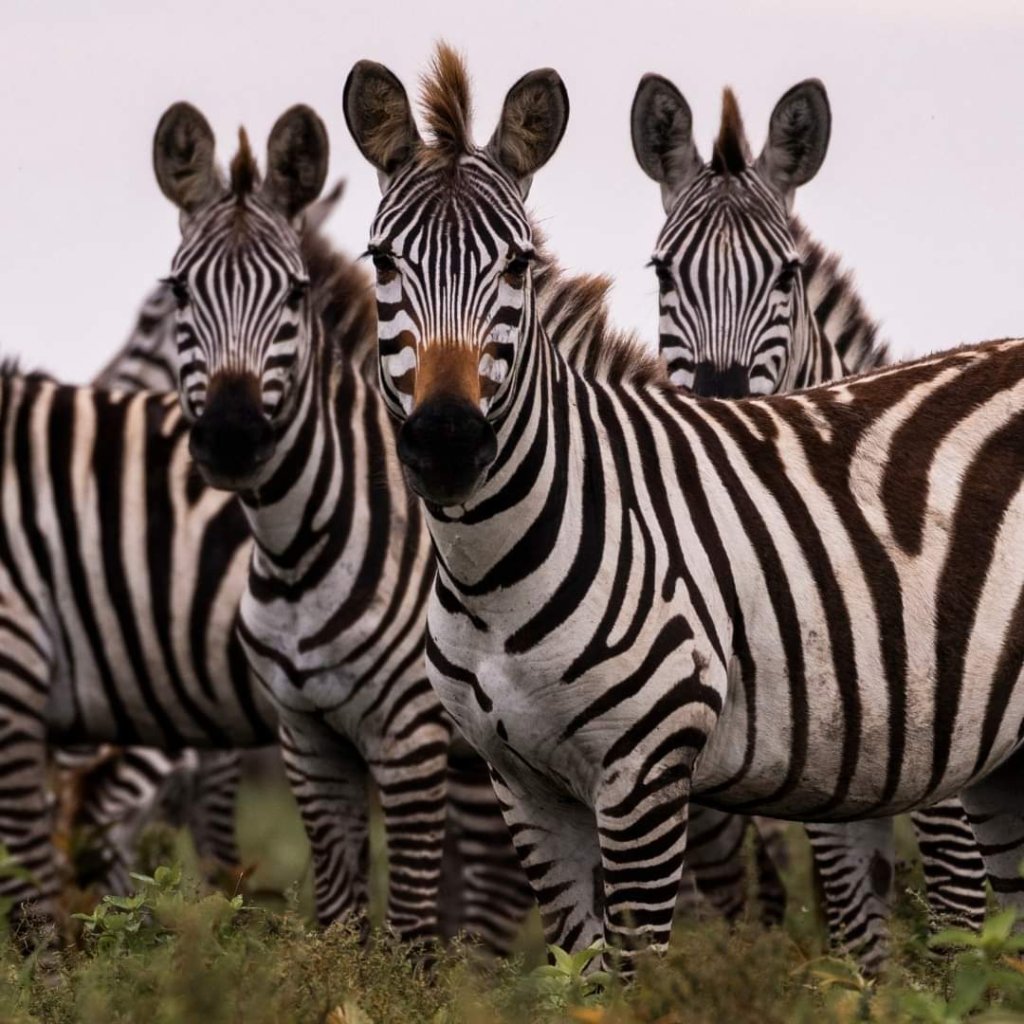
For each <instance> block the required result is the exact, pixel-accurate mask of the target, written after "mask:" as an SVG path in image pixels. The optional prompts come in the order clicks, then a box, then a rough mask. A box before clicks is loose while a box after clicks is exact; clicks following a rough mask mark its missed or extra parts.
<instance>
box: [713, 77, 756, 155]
mask: <svg viewBox="0 0 1024 1024" xmlns="http://www.w3.org/2000/svg"><path fill="white" fill-rule="evenodd" d="M749 162H750V146H749V145H748V143H747V133H746V132H745V131H744V129H743V118H742V116H741V115H740V105H739V103H737V101H736V94H735V93H734V92H733V91H732V89H730V88H729V87H728V86H727V87H726V88H725V89H724V90H723V92H722V121H721V124H720V125H719V128H718V138H717V139H715V145H714V148H713V149H712V151H711V170H712V171H714V172H715V174H741V173H742V172H743V171H744V170H746V167H747V164H748V163H749Z"/></svg>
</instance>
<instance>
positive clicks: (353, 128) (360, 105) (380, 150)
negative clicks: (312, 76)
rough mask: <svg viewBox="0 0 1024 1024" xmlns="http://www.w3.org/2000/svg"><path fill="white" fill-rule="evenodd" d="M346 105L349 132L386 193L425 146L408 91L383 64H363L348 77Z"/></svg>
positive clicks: (366, 62)
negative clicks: (388, 185)
mask: <svg viewBox="0 0 1024 1024" xmlns="http://www.w3.org/2000/svg"><path fill="white" fill-rule="evenodd" d="M343 103H344V107H345V123H346V124H347V125H348V130H349V131H350V132H351V133H352V138H353V139H354V140H355V144H356V145H357V146H358V147H359V152H360V153H362V154H363V156H365V157H366V159H367V160H369V161H370V163H371V164H373V166H374V167H376V168H377V173H378V176H379V177H380V186H381V191H383V190H384V189H386V188H387V184H388V182H389V181H390V179H391V178H392V177H393V175H394V174H395V172H396V171H398V170H399V169H400V168H401V167H403V166H404V165H405V164H406V163H407V162H408V161H409V160H411V159H412V157H413V156H414V154H415V153H416V150H417V149H419V147H420V146H421V145H422V140H421V139H420V133H419V132H418V131H417V130H416V121H415V119H414V118H413V116H412V107H411V106H410V105H409V97H408V96H407V95H406V93H405V88H404V86H403V85H402V83H401V82H400V81H399V80H398V78H397V77H396V76H395V75H394V74H393V73H392V72H391V71H389V70H388V69H387V68H386V67H384V65H383V64H377V63H375V62H374V61H372V60H361V61H357V62H356V64H355V65H354V66H353V68H352V70H351V71H350V72H349V73H348V79H347V80H346V82H345V96H344V100H343Z"/></svg>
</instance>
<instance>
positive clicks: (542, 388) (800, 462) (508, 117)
mask: <svg viewBox="0 0 1024 1024" xmlns="http://www.w3.org/2000/svg"><path fill="white" fill-rule="evenodd" d="M345 106H346V117H347V120H348V123H349V127H350V129H351V130H352V133H353V135H354V137H355V139H356V141H357V144H358V145H359V146H360V148H361V149H362V151H363V153H364V155H366V156H367V157H368V159H369V160H370V161H371V162H372V163H373V164H374V165H375V166H376V167H377V169H378V171H379V172H380V174H381V178H382V182H383V187H384V197H383V199H382V202H381V206H380V208H379V210H378V213H377V216H376V218H375V220H374V222H373V225H372V228H371V236H370V252H371V253H372V254H373V255H374V262H375V265H376V267H377V270H378V290H377V296H378V316H379V327H378V331H379V339H380V340H379V347H380V358H381V370H382V384H383V387H384V394H385V397H386V398H387V400H388V404H389V407H390V408H391V410H392V412H393V413H394V414H395V415H396V416H397V417H399V418H400V419H401V420H402V421H403V425H402V428H401V431H400V434H399V453H400V455H401V457H402V461H403V463H404V465H405V467H406V472H407V476H408V478H409V479H410V482H411V483H412V485H413V487H414V488H415V489H416V490H417V491H418V492H419V493H420V495H421V497H422V498H423V499H424V510H425V512H426V516H427V523H428V526H429V529H430V531H431V535H432V537H433V540H434V545H435V550H436V553H437V558H438V576H437V584H436V586H435V590H434V595H433V598H432V600H431V603H430V609H429V615H428V643H427V658H428V665H429V669H430V677H431V680H432V681H433V683H434V685H435V687H436V688H437V690H438V693H439V694H440V696H441V699H442V701H443V702H444V704H445V707H446V708H447V709H448V710H449V712H450V713H451V715H452V717H453V718H454V720H455V722H456V724H457V725H458V726H459V727H460V729H461V730H463V732H464V734H465V735H466V737H467V738H468V739H469V741H470V743H472V744H473V745H474V746H475V747H476V748H477V749H478V750H480V751H481V752H482V753H483V754H484V756H485V757H486V759H487V760H488V761H489V763H490V764H491V766H492V771H493V775H494V778H495V788H496V790H497V792H498V794H499V798H500V799H501V801H502V804H503V808H504V812H505V818H506V821H508V823H509V826H510V828H511V830H512V833H513V838H514V841H515V843H516V846H517V849H518V850H519V853H520V858H521V860H522V862H523V864H524V867H525V869H526V871H527V874H528V876H529V877H530V880H531V882H532V884H533V886H534V891H535V893H536V894H537V896H538V899H539V901H540V904H541V911H542V916H543V919H544V922H545V928H546V932H547V936H548V939H549V941H552V942H557V943H559V944H560V945H562V946H564V947H568V948H580V947H581V946H584V945H587V944H588V943H589V942H591V941H593V940H595V939H597V938H599V937H602V936H603V937H604V938H605V939H606V940H607V941H609V942H610V943H612V944H614V945H619V946H622V947H625V948H626V949H632V948H635V947H636V946H637V945H654V946H655V947H661V946H663V945H664V944H665V942H666V941H667V939H668V934H669V928H670V923H671V917H672V910H673V907H674V904H675V897H676V892H677V890H678V885H679V878H680V873H681V870H682V864H683V859H684V851H685V841H686V831H687V807H688V802H689V798H690V795H691V791H692V792H693V793H694V794H696V795H699V797H700V799H701V800H702V801H704V802H708V803H710V804H712V805H713V806H719V807H722V808H726V809H730V810H739V811H743V812H745V813H754V812H756V813H765V814H770V815H772V816H775V817H791V818H796V819H801V820H811V821H829V820H834V821H842V820H848V819H852V818H859V817H874V816H885V815H891V814H895V813H899V812H902V811H904V810H907V809H909V808H913V807H916V806H921V805H925V804H929V803H934V802H935V801H937V800H940V799H943V798H944V797H947V796H951V795H954V794H956V793H963V799H964V804H965V806H966V808H967V810H968V813H969V814H971V816H972V823H973V824H974V827H975V831H976V832H977V833H978V835H979V840H980V842H981V844H982V850H983V853H985V855H986V858H987V863H988V867H989V874H990V877H992V878H994V879H996V882H995V886H996V888H997V890H1001V891H1002V892H1004V893H1006V894H1011V895H1015V894H1016V893H1019V892H1020V891H1021V887H1022V884H1021V882H1020V879H1019V877H1018V876H1017V874H1016V860H1015V858H1016V857H1018V856H1019V853H1020V849H1021V839H1022V837H1024V817H1022V815H1021V813H1020V812H1021V798H1020V797H1019V794H1018V793H1017V792H1016V791H1015V789H1014V788H1013V787H1012V784H1011V782H1010V780H1011V779H1012V777H1013V774H1014V769H1015V767H1016V764H1015V760H1014V757H1013V755H1014V753H1015V751H1016V749H1017V747H1018V744H1019V742H1020V735H1021V730H1022V728H1024V688H1022V687H1020V686H1018V685H1017V683H1018V679H1019V677H1020V669H1021V662H1022V660H1024V642H1022V641H1021V640H1020V630H1019V629H1018V628H1015V627H1016V618H1017V616H1018V610H1017V606H1018V603H1019V599H1020V594H1021V592H1022V590H1024V578H1022V572H1021V570H1020V569H1019V568H1017V566H1018V565H1019V559H1016V558H1015V557H1014V556H1013V552H1014V551H1015V550H1016V547H1017V546H1018V545H1019V543H1020V539H1021V537H1022V532H1024V505H1022V504H1021V502H1020V501H1019V500H1018V499H1017V495H1018V494H1019V493H1020V484H1021V480H1022V470H1024V466H1021V465H1020V462H1019V459H1017V457H1016V452H1017V451H1019V450H1020V447H1021V442H1022V441H1024V436H1021V434H1020V431H1021V429H1022V427H1021V422H1020V419H1019V416H1018V410H1019V408H1020V404H1021V398H1022V397H1024V342H1021V341H1017V342H1012V341H1011V342H1004V343H990V344H988V345H985V346H980V347H976V348H973V349H964V350H960V351H958V352H954V353H951V354H947V355H944V356H940V357H935V358H932V359H926V360H923V361H921V362H918V363H914V364H908V365H906V366H903V367H899V368H897V369H891V370H883V371H878V372H876V373H874V374H870V375H868V376H865V377H861V378H858V379H855V380H852V381H848V382H845V383H841V384H838V385H832V386H831V387H825V388H819V389H817V390H812V391H808V392H804V393H801V394H797V395H785V396H774V397H768V398H756V399H754V398H751V399H746V400H744V401H741V402H724V401H719V400H698V399H692V398H689V397H687V396H685V395H683V394H681V393H680V392H679V391H678V390H677V389H675V388H673V387H670V386H669V385H668V383H667V381H666V380H665V379H664V378H663V377H662V375H661V372H660V371H659V369H658V368H657V367H656V366H653V365H651V364H648V363H645V362H644V360H643V358H642V355H641V354H639V353H638V352H637V350H636V347H635V345H631V344H628V343H624V342H623V341H622V340H621V339H620V340H618V341H617V342H616V340H615V339H609V342H608V349H607V357H606V372H605V373H604V375H603V376H599V377H585V376H583V375H581V374H579V373H577V372H574V371H573V369H572V368H571V367H569V366H568V365H567V364H566V362H565V361H564V359H563V358H562V357H561V356H560V355H559V354H558V353H557V352H556V351H555V350H554V349H553V347H552V346H551V345H550V343H549V341H548V339H547V338H546V336H545V333H544V330H543V326H542V325H541V324H540V323H539V321H538V319H537V316H536V309H535V306H534V292H533V287H532V281H531V262H532V257H533V241H532V235H531V231H530V225H529V221H528V219H527V217H526V215H525V212H524V210H523V205H522V198H523V195H524V194H525V192H526V190H527V188H528V186H529V182H530V179H531V177H532V175H533V173H534V171H536V170H537V169H538V168H539V167H540V166H542V165H543V163H544V162H545V161H546V160H547V159H548V157H550V155H551V153H552V152H553V151H554V149H555V148H556V147H557V144H558V141H559V139H560V136H561V133H562V130H563V129H564V125H565V120H566V116H567V110H568V103H567V98H566V95H565V90H564V87H563V86H562V84H561V81H560V79H558V77H557V75H555V74H554V72H551V71H540V72H535V73H531V74H530V75H527V76H524V78H523V79H521V80H520V82H518V83H517V84H516V85H515V86H513V88H512V90H510V92H509V95H508V96H507V98H506V101H505V107H504V109H503V112H502V117H501V120H500V121H499V126H498V129H497V130H496V131H495V133H494V136H492V139H491V141H490V143H489V144H488V146H487V148H486V149H477V148H476V147H474V146H473V145H472V143H471V142H470V140H469V133H468V109H467V108H468V87H467V86H466V84H465V76H464V73H463V72H462V70H461V66H460V65H459V64H458V61H457V59H456V58H455V57H454V55H452V54H451V53H450V52H449V51H442V53H441V55H440V57H439V59H438V63H437V66H436V68H435V73H434V75H433V77H432V78H431V79H430V80H429V81H428V83H427V85H426V102H425V107H426V110H427V116H428V121H429V123H430V126H431V128H432V132H433V142H432V144H430V145H426V144H424V143H423V142H422V140H421V139H420V137H419V134H418V132H417V131H416V129H415V125H414V121H413V118H412V115H411V110H410V107H409V104H408V99H407V97H406V95H405V92H404V89H402V87H401V85H400V83H398V81H397V79H395V78H394V76H393V75H391V73H390V72H388V71H387V69H385V68H383V67H381V66H380V65H374V64H370V63H368V62H361V63H359V64H357V65H356V67H355V68H354V69H353V72H352V74H351V75H350V77H349V81H348V83H347V86H346V100H345ZM524 126H525V127H524ZM400 371H401V372H400ZM495 385H496V386H495ZM442 452H443V454H442ZM982 480H986V481H989V483H988V484H986V485H985V486H981V485H980V481H982ZM996 480H998V481H1000V483H999V484H998V485H995V484H993V483H992V482H993V481H996ZM972 485H973V486H972ZM976 623H977V624H979V625H977V626H976V625H975V624H976ZM1011 863H1012V864H1013V869H1012V870H1009V866H1010V864H1011Z"/></svg>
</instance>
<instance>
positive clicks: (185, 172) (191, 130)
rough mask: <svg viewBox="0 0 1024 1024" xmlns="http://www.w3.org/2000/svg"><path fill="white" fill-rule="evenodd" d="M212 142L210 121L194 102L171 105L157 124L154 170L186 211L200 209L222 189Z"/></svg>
mask: <svg viewBox="0 0 1024 1024" xmlns="http://www.w3.org/2000/svg"><path fill="white" fill-rule="evenodd" d="M213 145H214V144H213V131H212V129H211V128H210V125H209V122H208V121H207V120H206V118H205V117H203V115H202V114H201V113H200V112H199V111H198V110H197V109H196V108H195V107H193V106H192V104H191V103H175V104H174V105H173V106H171V107H168V108H167V110H166V111H165V112H164V116H163V117H161V118H160V123H159V124H158V125H157V126H156V134H155V135H154V136H153V170H154V171H155V172H156V180H157V184H158V185H159V186H160V191H161V192H163V194H164V195H165V196H167V198H168V199H170V201H171V202H172V203H174V204H175V206H177V207H178V209H179V210H181V212H182V214H183V215H189V216H190V215H192V214H194V213H196V211H198V210H201V209H202V208H203V207H204V206H206V205H207V204H208V203H211V202H213V200H214V199H216V198H217V196H218V195H220V193H221V191H222V189H223V184H222V182H221V179H220V175H219V174H218V173H217V168H216V166H215V165H214V161H213Z"/></svg>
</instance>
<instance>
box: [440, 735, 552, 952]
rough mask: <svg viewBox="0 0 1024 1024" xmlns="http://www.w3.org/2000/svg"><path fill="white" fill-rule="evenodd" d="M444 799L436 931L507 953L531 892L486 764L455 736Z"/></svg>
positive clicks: (450, 754)
mask: <svg viewBox="0 0 1024 1024" xmlns="http://www.w3.org/2000/svg"><path fill="white" fill-rule="evenodd" d="M448 802H449V818H448V821H449V830H448V834H447V835H446V843H445V862H444V870H443V873H442V896H441V934H442V935H443V936H444V937H445V938H451V937H452V936H454V935H455V934H457V933H458V932H459V931H462V932H464V933H465V934H466V935H467V936H469V937H470V938H472V939H474V940H476V941H477V942H479V943H480V944H481V945H482V946H484V948H486V949H488V950H490V951H491V952H493V953H499V954H503V953H508V952H509V950H510V949H511V948H512V945H513V943H514V942H515V939H516V937H517V935H518V934H519V931H520V929H521V928H522V925H523V921H524V919H525V918H526V915H527V914H528V913H529V912H530V909H531V908H532V907H533V906H534V899H533V891H532V890H531V888H530V885H529V883H528V882H527V880H526V875H525V874H524V872H523V869H522V867H521V866H520V864H519V858H518V857H517V856H516V851H515V848H514V847H513V845H512V837H511V835H510V834H509V831H508V826H507V825H506V824H505V819H504V818H503V817H502V816H501V807H500V806H499V805H498V800H497V797H496V796H495V794H494V786H493V785H492V784H491V775H490V771H489V769H488V767H487V764H486V762H485V761H484V760H483V758H482V757H480V755H479V754H477V753H476V752H475V751H473V750H472V749H471V748H470V747H469V745H468V744H467V743H466V742H465V741H464V740H462V739H461V738H458V737H457V738H456V739H455V741H454V742H453V744H452V749H451V751H450V753H449V759H448Z"/></svg>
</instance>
